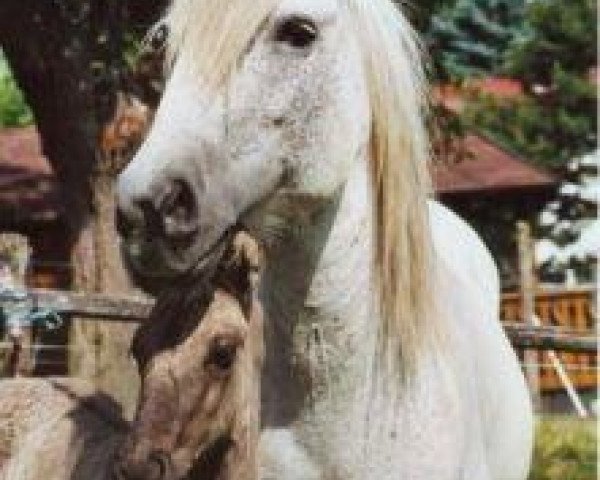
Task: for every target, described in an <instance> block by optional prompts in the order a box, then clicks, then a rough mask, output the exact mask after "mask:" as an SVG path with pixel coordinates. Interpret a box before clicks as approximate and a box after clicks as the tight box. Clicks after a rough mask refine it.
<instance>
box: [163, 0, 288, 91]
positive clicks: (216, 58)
mask: <svg viewBox="0 0 600 480" xmlns="http://www.w3.org/2000/svg"><path fill="white" fill-rule="evenodd" d="M279 1H280V0H251V1H249V0H173V3H172V4H171V8H170V9H169V11H168V13H167V15H166V17H165V19H164V22H165V23H166V24H167V25H168V26H169V38H168V42H167V63H168V65H170V64H172V63H173V61H174V59H175V57H177V56H182V57H185V58H184V61H185V62H186V64H187V65H188V66H189V68H192V69H195V70H196V72H195V73H198V74H199V75H200V77H199V78H202V80H203V81H204V82H205V83H206V85H207V86H209V87H212V88H217V89H218V88H219V87H221V86H222V85H224V83H225V82H226V80H227V79H228V77H229V75H230V73H231V72H232V71H233V69H234V68H235V65H236V63H237V62H238V61H239V59H240V58H241V57H242V56H243V52H244V51H245V50H246V49H247V47H248V45H249V44H250V43H251V42H252V39H253V38H254V36H255V35H256V34H257V32H258V31H259V29H260V25H261V24H262V23H263V22H264V21H265V19H267V18H268V16H269V14H270V13H271V12H272V10H273V9H274V8H275V6H276V5H277V4H278V3H279Z"/></svg>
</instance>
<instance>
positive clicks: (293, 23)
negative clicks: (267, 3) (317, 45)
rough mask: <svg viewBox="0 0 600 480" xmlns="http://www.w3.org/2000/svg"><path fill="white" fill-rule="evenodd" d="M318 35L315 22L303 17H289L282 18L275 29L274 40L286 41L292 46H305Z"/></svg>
mask: <svg viewBox="0 0 600 480" xmlns="http://www.w3.org/2000/svg"><path fill="white" fill-rule="evenodd" d="M318 35H319V30H318V29H317V26H316V25H315V23H314V22H313V21H312V20H310V19H308V18H304V17H290V18H287V19H285V20H283V21H282V22H281V23H280V24H279V25H278V26H277V29H276V31H275V41H277V42H283V43H287V44H288V45H290V46H292V47H294V48H305V47H308V46H309V45H310V44H311V43H313V42H314V41H315V40H316V39H317V37H318Z"/></svg>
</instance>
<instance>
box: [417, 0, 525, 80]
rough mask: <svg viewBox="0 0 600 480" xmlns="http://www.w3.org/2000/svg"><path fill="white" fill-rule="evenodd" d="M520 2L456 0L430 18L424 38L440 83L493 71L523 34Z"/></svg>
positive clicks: (515, 0)
mask: <svg viewBox="0 0 600 480" xmlns="http://www.w3.org/2000/svg"><path fill="white" fill-rule="evenodd" d="M524 14H525V1H524V0H456V2H455V3H454V4H453V5H446V6H445V7H443V8H441V9H440V10H439V11H438V13H436V14H435V15H433V17H432V19H431V23H430V25H429V29H428V32H427V34H426V38H427V41H428V44H429V46H430V49H431V51H432V58H433V60H434V65H435V68H436V70H437V75H438V76H439V77H440V79H441V80H445V81H447V80H461V79H464V78H466V77H470V76H474V75H481V74H485V73H490V72H494V71H497V70H499V69H500V67H501V66H502V65H503V63H504V56H505V52H506V50H507V48H508V47H509V46H510V45H511V43H512V42H513V41H514V39H515V38H517V37H520V36H523V35H524V32H523V29H524Z"/></svg>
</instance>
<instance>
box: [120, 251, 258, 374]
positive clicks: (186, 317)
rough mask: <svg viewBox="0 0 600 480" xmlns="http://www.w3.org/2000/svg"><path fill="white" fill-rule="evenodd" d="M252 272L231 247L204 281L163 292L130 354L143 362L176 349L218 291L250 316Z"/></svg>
mask: <svg viewBox="0 0 600 480" xmlns="http://www.w3.org/2000/svg"><path fill="white" fill-rule="evenodd" d="M250 270H251V266H250V265H249V264H248V260H247V259H246V258H244V257H241V258H236V256H235V254H234V252H233V250H232V247H231V246H230V247H229V248H228V249H227V250H226V251H225V253H224V254H223V256H222V258H221V261H220V262H219V263H218V266H216V267H214V268H213V269H212V271H211V272H210V273H208V274H207V275H206V276H205V277H204V278H194V279H187V280H185V281H182V282H179V283H177V284H176V285H173V286H172V287H169V288H167V289H165V290H163V291H162V292H161V293H160V294H159V295H158V297H157V299H156V303H155V306H154V308H153V309H152V312H151V313H150V317H149V318H148V320H146V321H145V322H144V323H143V324H142V325H141V326H140V327H139V328H138V329H137V331H136V332H135V335H134V337H133V340H132V343H131V349H130V352H131V354H132V355H133V356H134V357H135V358H136V359H138V360H139V361H141V362H142V363H143V362H144V361H146V360H148V359H149V358H150V357H152V356H154V355H157V354H158V353H160V352H161V351H164V350H167V349H172V348H176V347H177V345H179V344H180V343H182V342H183V341H184V340H185V339H186V338H187V337H188V335H190V334H191V333H192V332H193V331H194V330H195V329H196V327H197V326H198V322H200V320H201V319H202V318H203V317H204V314H205V312H206V310H207V308H208V306H209V305H210V303H211V301H212V298H213V295H214V292H215V290H216V289H222V290H225V291H226V292H228V293H229V294H231V295H233V296H234V297H235V298H236V299H237V300H238V302H239V303H240V306H241V307H242V311H243V312H244V314H246V315H247V314H248V313H249V311H250V309H251V305H252V295H253V292H252V285H251V284H250V279H249V272H250ZM205 273H206V272H205Z"/></svg>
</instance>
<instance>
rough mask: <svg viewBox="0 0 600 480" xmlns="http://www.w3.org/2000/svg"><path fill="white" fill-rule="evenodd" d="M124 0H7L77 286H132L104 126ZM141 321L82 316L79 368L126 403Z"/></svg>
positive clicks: (14, 56)
mask: <svg viewBox="0 0 600 480" xmlns="http://www.w3.org/2000/svg"><path fill="white" fill-rule="evenodd" d="M126 4H127V2H124V1H121V0H95V1H86V0H53V1H49V0H48V1H40V0H2V1H1V2H0V45H1V46H2V48H3V50H4V51H5V53H6V56H7V58H8V60H9V62H10V64H11V67H12V69H13V72H14V74H15V77H16V79H17V81H18V82H19V84H20V86H21V88H22V90H23V92H24V94H25V96H26V98H27V100H28V103H29V104H30V106H31V107H32V109H33V111H34V114H35V117H36V122H37V126H38V129H39V131H40V133H41V136H42V142H43V148H44V153H45V155H46V156H47V157H48V158H49V160H50V162H51V164H52V166H53V168H54V171H55V173H56V175H57V178H58V180H59V182H60V184H61V186H62V192H61V193H62V203H63V206H64V215H65V219H66V220H67V223H68V231H67V232H65V242H68V243H69V244H70V245H71V246H72V263H73V272H74V273H73V287H74V288H75V289H77V290H81V291H89V292H101V291H102V292H118V293H119V294H122V293H124V292H126V291H127V290H129V289H130V284H129V281H128V279H127V275H126V274H125V271H124V268H123V266H122V264H121V260H120V255H119V252H118V247H117V245H118V241H117V237H116V234H115V228H114V221H113V216H114V213H113V211H114V195H113V193H114V192H113V183H114V169H112V168H110V166H109V167H107V164H108V163H110V161H111V160H112V159H111V158H109V156H108V155H107V154H106V152H100V150H99V147H98V139H99V136H100V132H101V129H102V125H104V123H105V122H106V121H107V120H108V118H109V117H110V116H111V115H112V113H113V111H114V107H115V105H116V97H117V91H118V89H119V86H120V81H121V78H120V74H121V72H122V70H123V61H122V48H123V45H122V37H123V36H122V32H123V30H124V28H125V25H126V20H127V19H126V16H127V7H126ZM132 329H133V327H132V326H130V325H119V324H110V325H107V324H105V323H102V322H101V321H89V320H85V321H82V320H75V321H74V322H73V327H72V335H71V336H72V340H71V345H70V346H71V347H72V348H73V354H72V355H71V356H70V362H69V363H70V365H69V368H70V373H71V374H73V375H78V376H83V377H85V378H88V379H90V380H92V381H94V382H95V383H96V384H97V385H98V386H99V387H101V388H103V389H105V390H107V391H109V392H110V393H111V394H112V395H114V396H115V397H116V398H117V399H118V400H119V401H121V402H122V403H123V406H124V407H125V408H126V410H128V409H130V408H131V406H132V405H133V404H134V402H135V395H136V391H137V388H136V381H137V375H136V373H135V370H134V368H133V365H132V362H130V360H129V359H128V350H129V341H130V338H131V334H132Z"/></svg>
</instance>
